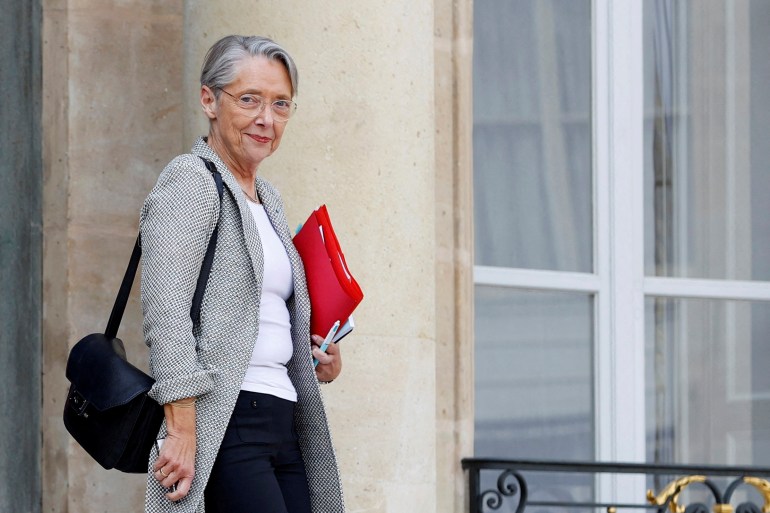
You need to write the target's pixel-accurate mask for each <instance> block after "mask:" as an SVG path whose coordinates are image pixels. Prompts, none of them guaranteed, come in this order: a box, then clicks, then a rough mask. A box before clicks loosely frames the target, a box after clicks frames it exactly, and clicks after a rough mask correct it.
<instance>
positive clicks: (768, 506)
mask: <svg viewBox="0 0 770 513" xmlns="http://www.w3.org/2000/svg"><path fill="white" fill-rule="evenodd" d="M743 482H744V483H746V484H749V485H751V486H753V487H754V488H756V489H757V490H758V491H759V493H761V494H762V497H764V499H765V504H764V505H763V506H762V513H770V481H767V480H766V479H760V478H758V477H751V476H744V478H743Z"/></svg>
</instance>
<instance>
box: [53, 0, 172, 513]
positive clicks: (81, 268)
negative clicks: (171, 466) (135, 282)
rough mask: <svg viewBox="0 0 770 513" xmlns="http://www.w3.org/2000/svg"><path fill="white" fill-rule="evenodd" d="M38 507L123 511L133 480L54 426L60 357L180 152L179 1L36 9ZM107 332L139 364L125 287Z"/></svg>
mask: <svg viewBox="0 0 770 513" xmlns="http://www.w3.org/2000/svg"><path fill="white" fill-rule="evenodd" d="M43 41H44V47H43V52H44V54H43V69H44V71H43V95H44V102H43V103H44V104H43V139H44V148H43V152H44V163H43V165H44V170H45V171H44V173H45V182H44V212H43V216H44V270H43V273H44V278H43V279H44V321H43V322H44V327H43V329H44V332H43V339H44V341H43V343H44V355H43V358H44V362H43V395H44V398H43V401H44V403H43V443H44V449H43V450H44V456H43V476H42V478H43V511H45V512H68V513H79V512H96V511H110V512H129V511H131V512H134V511H137V510H138V509H140V508H138V507H137V504H141V503H142V502H143V497H144V492H143V482H144V476H130V475H125V474H121V473H119V472H114V471H113V472H105V471H104V470H102V469H101V467H99V466H98V465H96V464H94V463H93V462H92V461H91V460H90V459H89V457H88V456H87V455H86V454H85V452H84V451H83V450H82V449H81V448H80V447H79V446H77V445H76V444H75V443H74V442H72V441H71V440H70V438H69V437H68V435H67V433H66V431H65V430H64V427H63V425H62V423H61V412H62V408H63V400H64V398H65V394H66V387H67V382H66V380H65V379H64V365H65V363H66V355H67V352H68V350H69V347H71V346H72V345H73V344H74V342H76V341H77V338H79V337H82V336H84V335H86V334H88V333H91V332H97V331H102V330H104V327H105V326H106V323H107V318H108V316H109V313H110V309H111V308H112V302H113V301H114V298H115V294H116V293H117V290H118V286H119V284H120V280H121V278H122V275H123V272H124V271H125V267H126V264H127V263H128V257H129V255H130V252H131V248H132V246H133V242H134V238H135V237H136V230H137V222H138V215H139V208H140V207H141V204H142V201H143V199H144V197H145V196H146V194H147V192H149V189H150V187H151V186H152V185H153V184H154V182H155V179H156V178H157V175H158V172H159V170H160V169H161V168H162V166H163V165H164V164H165V162H167V161H168V160H169V159H170V158H171V157H172V156H173V155H175V154H177V153H179V151H180V150H181V133H182V123H181V120H182V117H181V106H182V94H181V83H182V81H181V76H182V52H181V47H182V2H181V0H175V1H164V2H153V1H149V0H124V1H121V2H110V3H106V2H102V1H100V0H69V1H67V0H45V1H44V2H43ZM134 292H135V293H134V295H133V296H132V299H131V302H130V304H129V306H128V311H127V312H126V316H125V318H124V323H123V329H122V330H121V332H120V334H119V336H120V337H121V338H122V339H123V340H124V342H125V343H126V347H127V351H128V353H129V356H130V357H131V359H132V360H133V361H134V362H135V363H136V364H138V365H139V366H142V367H146V354H147V353H146V348H145V347H144V344H143V342H142V335H141V312H140V309H139V304H138V294H137V291H136V290H135V291H134Z"/></svg>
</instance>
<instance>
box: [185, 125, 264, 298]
mask: <svg viewBox="0 0 770 513" xmlns="http://www.w3.org/2000/svg"><path fill="white" fill-rule="evenodd" d="M193 153H194V154H196V155H200V156H202V157H206V158H207V159H209V160H211V161H212V162H213V163H214V164H216V166H217V170H218V171H219V173H220V174H221V175H222V183H224V185H225V187H226V188H227V189H228V190H229V191H230V197H231V198H233V200H234V202H235V205H236V207H237V208H238V213H239V215H240V218H241V226H243V237H244V239H245V242H246V249H247V250H248V253H249V258H250V260H251V267H252V270H253V271H254V278H255V279H256V281H257V284H258V285H259V287H261V286H262V275H263V274H264V270H265V260H264V253H263V251H262V241H261V239H260V238H259V231H258V230H257V223H256V222H254V216H253V214H252V213H251V209H250V208H249V205H248V204H247V203H246V196H245V195H244V194H243V191H242V190H241V186H240V185H238V182H237V181H236V179H235V177H234V176H233V174H232V173H231V172H230V169H228V167H227V166H226V165H225V163H224V162H223V161H222V159H220V158H219V155H217V154H216V153H215V152H214V150H212V149H211V147H210V146H209V145H208V144H206V142H205V140H204V139H203V138H201V139H198V141H196V143H195V145H193Z"/></svg>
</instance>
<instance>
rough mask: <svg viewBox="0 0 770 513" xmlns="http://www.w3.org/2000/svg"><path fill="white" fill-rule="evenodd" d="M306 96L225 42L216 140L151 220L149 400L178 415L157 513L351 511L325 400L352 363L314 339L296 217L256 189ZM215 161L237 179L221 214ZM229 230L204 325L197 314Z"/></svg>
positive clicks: (179, 160) (181, 172)
mask: <svg viewBox="0 0 770 513" xmlns="http://www.w3.org/2000/svg"><path fill="white" fill-rule="evenodd" d="M296 93H297V70H296V67H295V65H294V61H293V60H292V58H291V57H290V56H289V54H288V53H286V51H285V50H283V48H281V47H280V46H279V45H278V44H276V43H275V42H273V41H271V40H269V39H266V38H262V37H256V36H251V37H243V36H228V37H225V38H223V39H221V40H219V41H218V42H216V43H215V44H214V45H213V46H212V47H211V49H210V50H209V52H208V54H207V55H206V58H205V61H204V64H203V68H202V72H201V94H200V98H201V106H202V107H203V112H204V113H205V115H206V116H207V117H208V119H209V133H208V137H205V138H204V137H202V138H200V139H199V140H198V141H196V143H195V144H194V145H193V148H192V152H191V154H187V155H180V156H178V157H176V158H175V159H174V160H172V161H171V163H169V164H168V166H166V168H165V169H164V170H163V172H162V173H161V175H160V177H159V179H158V183H157V185H156V186H155V188H154V189H153V190H152V192H151V193H150V195H149V196H148V197H147V200H146V201H145V204H144V207H143V209H142V214H141V224H140V229H141V233H142V250H143V268H142V307H143V311H144V331H145V340H146V342H147V344H148V345H149V346H150V369H151V372H152V374H153V376H154V378H155V379H156V383H155V385H154V386H153V388H152V390H151V392H150V395H151V396H152V397H153V398H154V399H155V400H156V401H158V402H159V403H160V404H162V405H164V412H165V422H164V424H163V426H162V428H161V432H160V433H159V435H158V438H159V439H160V440H161V441H162V444H160V450H159V451H158V450H153V451H152V453H151V454H150V463H149V465H150V468H149V475H148V480H147V496H146V500H147V502H146V511H147V512H161V511H162V512H165V511H169V512H171V511H173V512H196V511H197V512H201V511H204V507H205V511H206V512H207V513H217V512H227V513H239V512H256V511H258V512H265V513H273V512H275V513H310V512H311V511H312V512H315V513H321V512H323V513H333V512H342V511H344V506H343V500H342V490H341V487H340V480H339V475H338V471H337V464H336V459H335V455H334V450H333V447H332V444H331V438H330V435H329V429H328V425H327V421H326V415H325V412H324V405H323V402H322V400H321V394H320V391H319V382H329V381H331V380H333V379H334V378H336V377H337V376H338V375H339V373H340V370H341V365H342V363H341V358H340V354H339V350H338V348H337V346H336V345H334V344H333V345H331V346H330V348H329V350H328V352H327V353H326V354H325V353H322V352H321V351H320V350H319V349H318V346H319V345H320V343H321V342H322V339H321V337H319V336H317V335H313V336H312V337H311V335H310V328H309V325H310V324H309V323H310V302H309V299H308V293H307V286H306V281H305V275H304V271H303V267H302V264H301V261H300V259H299V256H298V254H297V251H296V250H295V248H294V245H293V244H292V240H291V233H290V231H289V228H288V225H287V222H286V218H285V214H284V209H283V204H282V201H281V198H280V196H279V194H278V192H277V191H276V190H275V189H274V188H273V187H272V186H271V185H270V184H269V183H267V182H266V181H264V180H263V179H262V178H260V177H258V176H257V169H258V167H259V164H260V163H261V162H262V160H263V159H264V158H266V157H268V156H269V155H271V154H272V153H273V152H274V151H275V150H276V149H278V146H279V144H280V142H281V137H282V136H283V132H284V129H285V128H286V123H287V122H288V120H289V117H290V116H291V115H292V113H293V112H294V110H295V109H296V105H295V104H294V102H293V98H294V97H295V95H296ZM200 157H203V158H206V159H208V160H210V161H211V162H213V163H214V164H215V165H216V167H217V169H218V170H219V172H220V173H221V175H222V181H223V183H224V195H223V198H222V201H221V204H220V200H219V196H218V194H217V190H216V186H215V182H214V180H213V179H212V175H211V173H210V172H209V171H208V170H207V169H206V167H205V165H204V162H203V160H202V159H201V158H200ZM215 226H218V239H217V243H216V250H215V253H214V260H213V264H212V267H211V274H210V276H209V280H208V283H207V286H206V290H205V295H204V298H203V304H202V307H201V315H200V322H199V324H196V325H193V322H192V321H191V319H190V305H191V301H192V296H193V292H194V289H195V285H196V280H197V278H198V274H199V272H200V268H201V262H202V260H203V256H204V254H205V251H206V247H207V244H208V241H209V237H210V236H211V233H212V231H213V229H214V227H215ZM311 348H312V349H311ZM313 357H315V358H317V359H318V360H319V361H320V364H319V365H318V367H316V368H315V369H314V367H313Z"/></svg>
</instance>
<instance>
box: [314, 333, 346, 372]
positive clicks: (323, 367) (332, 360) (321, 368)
mask: <svg viewBox="0 0 770 513" xmlns="http://www.w3.org/2000/svg"><path fill="white" fill-rule="evenodd" d="M310 341H311V342H312V343H313V357H315V358H316V359H318V366H317V367H316V368H315V374H316V376H317V377H318V381H333V380H334V379H336V378H337V376H339V375H340V372H342V355H341V354H340V346H339V344H329V347H327V348H326V352H325V353H324V352H323V351H321V349H320V347H321V344H323V342H324V338H323V337H322V336H320V335H313V336H312V337H310Z"/></svg>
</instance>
